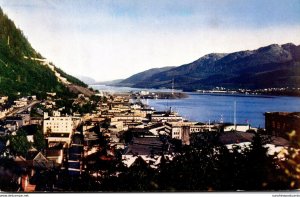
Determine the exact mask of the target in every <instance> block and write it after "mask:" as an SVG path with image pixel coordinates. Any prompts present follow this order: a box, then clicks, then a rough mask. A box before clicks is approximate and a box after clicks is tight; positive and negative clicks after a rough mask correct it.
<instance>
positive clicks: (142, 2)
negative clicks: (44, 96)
mask: <svg viewBox="0 0 300 197" xmlns="http://www.w3.org/2000/svg"><path fill="white" fill-rule="evenodd" d="M0 6H1V7H2V9H3V11H4V12H5V13H7V14H8V16H9V17H10V18H11V19H12V20H14V21H15V23H16V25H17V26H18V27H20V28H21V29H22V30H23V32H24V34H25V35H26V37H27V38H28V39H29V41H30V42H31V43H32V45H33V47H34V48H35V49H36V50H38V51H39V52H40V53H41V54H42V55H43V56H45V57H46V58H48V59H50V60H51V61H53V62H54V63H55V64H56V65H57V66H58V67H61V68H62V69H64V70H65V71H66V72H68V73H70V74H73V75H85V76H90V77H92V78H94V79H96V80H97V81H105V80H112V79H118V78H126V77H129V76H130V75H132V74H135V73H137V72H140V71H143V70H145V69H149V68H153V67H162V66H179V65H181V64H185V63H189V62H191V61H193V60H195V59H198V58H199V57H201V56H203V55H205V54H207V53H212V52H233V51H238V50H245V49H255V48H258V47H260V46H264V45H268V44H272V43H278V44H283V43H287V42H293V43H295V44H297V45H299V44H300V0H239V1H238V0H172V1H171V0H168V1H167V0H165V1H163V0H159V1H153V0H135V1H133V0H132V1H129V0H119V1H112V0H110V1H104V0H48V1H47V0H44V1H42V0H0Z"/></svg>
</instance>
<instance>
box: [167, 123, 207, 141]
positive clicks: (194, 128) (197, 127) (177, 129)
mask: <svg viewBox="0 0 300 197" xmlns="http://www.w3.org/2000/svg"><path fill="white" fill-rule="evenodd" d="M212 127H213V125H206V124H203V123H200V122H166V123H165V131H166V133H167V134H168V135H170V136H171V138H174V139H178V140H182V144H185V145H189V144H190V141H189V138H190V134H191V133H198V132H204V131H211V129H212Z"/></svg>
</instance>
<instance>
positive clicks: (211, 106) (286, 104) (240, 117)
mask: <svg viewBox="0 0 300 197" xmlns="http://www.w3.org/2000/svg"><path fill="white" fill-rule="evenodd" d="M92 87H93V88H95V89H99V90H104V91H105V89H106V90H110V91H113V92H118V91H123V92H124V91H127V92H129V91H139V90H141V89H132V88H119V87H110V86H92ZM143 90H147V89H143ZM149 91H157V90H149ZM162 91H166V90H162ZM187 94H188V95H189V97H188V98H185V99H174V100H168V99H158V100H151V99H149V100H148V101H147V102H148V104H149V105H150V106H152V107H154V108H155V109H156V110H167V109H169V108H170V107H172V109H173V110H175V111H177V112H178V113H179V114H180V115H182V116H183V117H184V118H186V119H188V120H190V121H201V122H209V121H210V122H213V121H216V122H220V121H221V120H222V121H223V122H233V120H234V102H236V119H237V123H240V124H244V123H247V122H249V123H250V124H251V125H252V126H254V127H261V128H264V127H265V120H264V113H265V112H274V111H286V112H294V111H298V112H299V111H300V98H299V97H284V96H280V97H279V96H251V95H249V96H248V95H247V96H246V95H216V94H200V93H187ZM145 102H146V101H145Z"/></svg>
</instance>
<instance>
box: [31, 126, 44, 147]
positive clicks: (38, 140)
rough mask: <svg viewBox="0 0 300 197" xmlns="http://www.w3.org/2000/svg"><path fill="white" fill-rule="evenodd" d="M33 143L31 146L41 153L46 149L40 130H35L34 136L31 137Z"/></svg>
mask: <svg viewBox="0 0 300 197" xmlns="http://www.w3.org/2000/svg"><path fill="white" fill-rule="evenodd" d="M33 139H34V143H33V146H34V147H35V148H36V149H37V150H38V151H41V150H43V149H44V148H45V147H46V142H45V137H44V134H43V131H41V130H40V129H38V130H37V132H36V133H35V135H34V136H33Z"/></svg>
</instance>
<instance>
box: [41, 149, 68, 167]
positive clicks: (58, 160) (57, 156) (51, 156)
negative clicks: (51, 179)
mask: <svg viewBox="0 0 300 197" xmlns="http://www.w3.org/2000/svg"><path fill="white" fill-rule="evenodd" d="M45 155H46V158H47V160H48V161H52V162H53V164H54V166H60V165H62V163H63V156H64V155H63V149H62V148H61V149H46V151H45Z"/></svg>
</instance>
